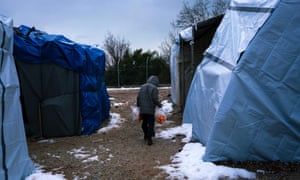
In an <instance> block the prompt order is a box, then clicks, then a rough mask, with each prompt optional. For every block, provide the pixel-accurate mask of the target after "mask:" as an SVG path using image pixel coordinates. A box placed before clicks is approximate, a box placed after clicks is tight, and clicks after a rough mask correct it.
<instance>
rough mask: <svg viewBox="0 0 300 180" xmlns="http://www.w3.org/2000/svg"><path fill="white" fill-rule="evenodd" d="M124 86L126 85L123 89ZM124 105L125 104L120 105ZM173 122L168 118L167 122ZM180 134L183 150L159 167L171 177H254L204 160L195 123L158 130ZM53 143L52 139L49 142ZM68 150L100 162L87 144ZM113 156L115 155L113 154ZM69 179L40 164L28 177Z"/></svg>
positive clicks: (116, 120) (115, 120) (168, 135)
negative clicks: (45, 170)
mask: <svg viewBox="0 0 300 180" xmlns="http://www.w3.org/2000/svg"><path fill="white" fill-rule="evenodd" d="M121 89H122V88H121ZM162 104H163V107H162V109H163V110H164V111H165V112H166V113H171V112H172V110H173V109H172V103H169V102H167V101H164V102H162ZM120 105H122V104H120ZM123 121H124V119H123V118H121V117H120V115H119V114H117V113H111V120H110V123H109V124H108V126H107V127H104V128H101V129H100V130H99V131H98V133H102V132H107V131H109V130H111V129H113V128H117V127H119V126H120V125H121V124H122V122H123ZM170 122H171V121H169V120H167V121H166V123H170ZM176 135H184V136H185V138H184V139H183V140H182V141H183V142H185V143H186V144H185V146H184V147H183V149H182V150H181V151H180V152H178V153H177V154H175V155H174V156H172V157H170V158H171V160H172V164H169V165H163V166H159V167H158V168H160V169H162V170H164V171H165V172H166V173H168V174H169V178H170V179H174V178H175V179H184V178H186V179H191V180H193V179H200V180H201V179H203V180H204V179H211V180H213V179H218V178H226V179H228V178H229V179H237V178H238V177H242V178H247V179H254V178H255V173H253V172H249V171H247V170H245V169H240V168H231V167H226V166H221V165H215V164H214V163H211V162H204V161H203V160H202V157H203V155H204V153H205V147H204V146H202V145H201V144H200V143H190V139H191V136H192V126H191V124H183V125H181V126H178V127H174V128H169V129H167V130H163V131H161V132H159V133H157V135H156V138H164V139H172V138H173V137H175V136H176ZM49 143H52V141H49ZM68 153H70V154H72V155H74V156H75V157H76V158H79V159H82V163H85V162H87V161H98V157H96V156H93V154H94V152H87V151H85V150H84V147H82V148H80V149H72V150H70V151H69V152H68ZM111 156H112V155H111ZM37 166H38V165H37ZM37 179H38V180H46V179H47V180H65V179H64V175H62V174H55V175H53V174H51V173H43V171H42V167H41V166H40V167H37V170H36V173H34V174H32V175H31V176H29V177H27V178H26V180H37Z"/></svg>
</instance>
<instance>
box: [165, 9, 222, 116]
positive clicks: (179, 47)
mask: <svg viewBox="0 0 300 180" xmlns="http://www.w3.org/2000/svg"><path fill="white" fill-rule="evenodd" d="M222 18H223V15H220V16H217V17H213V18H210V19H207V20H205V21H202V22H199V23H196V24H194V25H193V26H191V27H188V28H186V29H184V30H183V31H181V32H180V33H179V37H178V38H177V40H176V43H175V44H174V45H173V46H172V51H171V57H170V70H171V81H172V82H171V86H172V89H171V98H172V101H173V103H174V104H176V105H177V106H178V107H180V109H181V110H182V109H184V105H185V100H186V96H187V93H188V91H189V87H190V83H191V81H192V78H193V76H194V72H195V70H196V67H197V65H198V64H200V63H201V61H202V57H203V56H202V54H203V52H204V51H205V49H206V48H207V47H208V46H209V44H210V43H211V40H212V38H213V35H214V34H215V31H216V29H217V27H218V26H219V24H220V22H221V20H222Z"/></svg>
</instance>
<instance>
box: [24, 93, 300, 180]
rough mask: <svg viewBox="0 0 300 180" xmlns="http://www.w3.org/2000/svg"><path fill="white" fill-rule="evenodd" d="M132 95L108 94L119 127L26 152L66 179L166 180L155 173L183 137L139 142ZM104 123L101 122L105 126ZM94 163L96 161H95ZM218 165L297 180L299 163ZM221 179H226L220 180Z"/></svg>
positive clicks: (176, 119)
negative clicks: (132, 115)
mask: <svg viewBox="0 0 300 180" xmlns="http://www.w3.org/2000/svg"><path fill="white" fill-rule="evenodd" d="M159 93H160V99H161V100H167V99H168V98H169V97H168V95H169V94H170V90H169V89H160V90H159ZM136 94H137V90H129V91H124V90H123V91H118V90H116V91H109V95H110V97H111V98H113V100H112V101H111V103H112V105H113V103H123V105H122V106H112V107H111V112H112V113H117V114H120V116H121V118H123V122H122V124H121V126H120V127H119V128H115V129H112V130H110V131H108V132H106V133H94V134H92V135H90V136H75V137H63V138H52V139H48V140H46V141H45V142H30V141H28V148H29V153H30V156H31V158H32V160H33V161H34V162H35V163H38V164H39V165H42V166H43V169H44V170H45V171H46V172H52V173H57V174H64V175H65V178H66V179H68V180H74V179H75V180H77V179H88V180H100V179H101V180H107V179H112V180H119V179H120V180H126V179H130V180H133V179H137V180H140V179H143V180H147V179H158V180H160V179H166V177H167V174H165V173H164V172H163V171H161V170H160V169H158V168H157V167H158V166H160V165H166V164H170V163H171V160H170V158H171V157H172V156H173V155H175V154H176V153H177V152H178V151H180V149H181V148H182V147H183V146H184V144H182V143H181V139H182V138H183V137H180V136H177V137H176V138H175V139H172V140H166V139H159V138H155V139H154V144H153V145H152V146H148V145H146V143H145V142H144V140H143V133H142V130H141V127H140V126H141V124H140V123H139V122H138V121H133V120H132V119H131V109H130V105H133V104H134V103H135V101H136ZM181 119H182V117H181V114H179V113H177V114H176V113H174V114H172V115H171V116H170V117H169V118H168V120H170V121H172V122H173V123H170V124H169V123H166V124H164V125H163V126H157V127H156V132H159V131H160V130H162V129H164V128H169V127H175V126H179V125H181ZM106 123H107V122H105V123H103V126H105V124H106ZM95 159H98V160H97V161H96V160H95ZM220 165H225V166H229V167H230V166H231V167H236V168H243V169H248V170H249V171H252V172H255V171H257V170H260V171H263V173H257V179H268V180H269V179H272V180H274V179H299V178H300V163H299V162H296V163H282V162H243V163H232V162H223V163H221V164H220ZM225 179H226V178H225Z"/></svg>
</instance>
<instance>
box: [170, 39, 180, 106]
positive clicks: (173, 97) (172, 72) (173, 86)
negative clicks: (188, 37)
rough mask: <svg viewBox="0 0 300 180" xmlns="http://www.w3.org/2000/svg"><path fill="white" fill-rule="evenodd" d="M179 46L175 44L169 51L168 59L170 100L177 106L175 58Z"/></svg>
mask: <svg viewBox="0 0 300 180" xmlns="http://www.w3.org/2000/svg"><path fill="white" fill-rule="evenodd" d="M179 48H180V46H179V44H178V43H175V44H173V46H172V49H171V57H170V75H171V77H172V78H171V100H172V102H173V103H174V104H177V101H176V100H177V99H178V98H177V97H176V96H177V95H179V89H178V88H179V84H178V78H179V75H178V70H177V68H178V67H177V58H178V56H179Z"/></svg>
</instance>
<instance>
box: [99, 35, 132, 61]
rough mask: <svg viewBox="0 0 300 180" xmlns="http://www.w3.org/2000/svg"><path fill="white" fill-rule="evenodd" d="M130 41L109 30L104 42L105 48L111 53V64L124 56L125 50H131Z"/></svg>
mask: <svg viewBox="0 0 300 180" xmlns="http://www.w3.org/2000/svg"><path fill="white" fill-rule="evenodd" d="M129 48H130V43H129V41H126V40H125V39H124V38H120V37H115V36H114V35H113V34H112V33H110V32H108V33H107V35H106V37H105V40H104V43H103V49H105V50H106V52H107V53H108V54H109V59H110V61H111V62H110V64H111V65H115V64H116V63H117V62H118V61H119V60H121V59H122V58H123V56H124V53H125V51H127V50H129Z"/></svg>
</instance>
